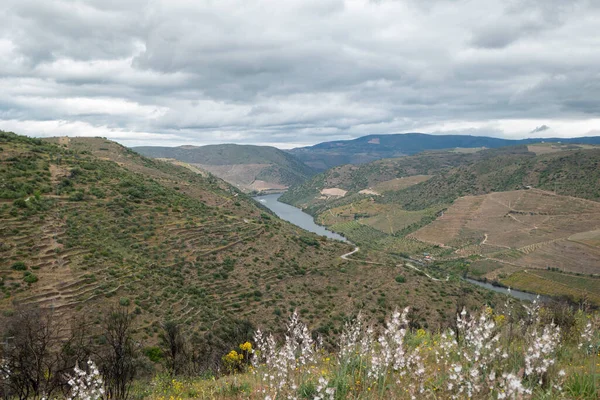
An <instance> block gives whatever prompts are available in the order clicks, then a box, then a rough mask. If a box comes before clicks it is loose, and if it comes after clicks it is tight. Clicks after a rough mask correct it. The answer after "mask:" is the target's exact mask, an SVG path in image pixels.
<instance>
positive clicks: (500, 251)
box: [281, 144, 600, 305]
mask: <svg viewBox="0 0 600 400" xmlns="http://www.w3.org/2000/svg"><path fill="white" fill-rule="evenodd" d="M336 191H337V192H336ZM335 193H337V194H335ZM281 200H282V201H285V202H289V203H291V204H293V205H296V206H299V207H303V208H304V209H305V210H306V211H307V212H309V213H311V214H312V215H314V216H315V219H316V220H317V222H319V223H321V224H324V225H326V226H328V227H329V228H331V229H332V230H334V231H337V232H339V233H342V234H344V235H346V236H347V237H348V238H349V239H350V240H352V241H354V242H355V243H358V244H360V245H361V246H363V247H370V248H373V249H377V250H379V251H383V252H391V253H402V254H404V255H405V256H411V257H412V258H415V259H418V260H421V261H423V262H426V263H429V264H430V265H431V266H432V268H433V269H434V270H437V271H440V270H441V271H447V273H460V274H462V273H465V272H468V273H469V274H471V275H472V276H474V277H477V278H480V279H491V280H496V281H500V282H501V283H504V284H506V285H511V286H513V287H517V288H521V289H525V290H532V291H534V292H535V291H538V292H539V289H540V280H541V279H551V280H553V281H555V282H557V283H555V284H553V285H552V286H548V285H546V286H545V287H546V288H548V287H552V290H551V291H552V293H549V292H548V290H544V291H542V293H544V294H554V295H565V296H568V297H570V298H571V299H575V300H582V299H587V300H588V301H592V302H593V303H595V304H599V305H600V292H596V291H594V290H589V289H585V288H589V287H600V285H598V281H597V278H594V277H590V276H589V275H590V274H592V275H598V274H600V269H598V265H599V263H600V258H599V257H600V242H598V232H599V229H600V220H599V219H598V218H599V216H600V203H599V201H600V148H593V147H591V146H582V147H577V146H574V145H558V144H532V145H529V146H513V147H506V148H499V149H490V150H481V151H478V152H474V153H459V154H457V153H454V152H448V151H446V152H426V153H422V154H418V155H415V156H408V157H401V158H398V159H389V160H379V161H375V162H373V163H368V164H363V165H358V166H357V165H346V166H341V167H336V168H333V169H331V170H329V171H327V172H325V173H322V174H319V175H317V176H316V177H315V178H313V179H312V180H310V181H307V182H305V183H304V184H302V185H300V186H298V187H296V188H292V189H291V190H290V191H288V192H287V193H286V194H285V195H284V196H282V197H281ZM423 254H427V255H428V258H426V259H425V258H424V256H423ZM432 260H435V263H431V262H432ZM530 269H536V270H539V271H542V272H543V270H552V271H555V272H556V271H560V273H554V274H553V275H549V276H546V275H544V276H542V275H541V273H542V272H540V273H538V274H537V275H536V276H532V272H531V270H530ZM452 271H454V272H452ZM524 271H528V273H529V274H527V275H523V272H524ZM544 273H545V272H544ZM570 274H582V275H583V274H585V275H587V277H583V278H580V279H581V280H582V281H581V282H580V281H578V280H576V279H573V277H572V275H570Z"/></svg>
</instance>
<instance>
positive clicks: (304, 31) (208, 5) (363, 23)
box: [0, 0, 600, 148]
mask: <svg viewBox="0 0 600 400" xmlns="http://www.w3.org/2000/svg"><path fill="white" fill-rule="evenodd" d="M0 18H1V19H0V20H1V21H2V24H0V60H2V61H1V62H0V91H1V93H2V96H0V129H2V130H7V131H14V132H16V133H21V134H26V135H29V136H36V137H47V136H64V135H68V136H103V137H107V138H109V139H113V140H116V141H118V142H120V143H123V144H125V145H127V146H135V145H157V146H175V145H190V144H194V145H202V144H213V143H225V142H226V143H246V144H261V145H274V146H277V147H280V148H292V147H297V146H303V145H311V144H316V143H319V142H323V141H329V140H340V139H352V138H356V137H359V136H364V135H368V134H386V133H403V132H424V133H433V134H450V133H451V134H470V135H482V136H494V137H504V138H524V137H576V136H600V67H599V66H600V51H598V49H600V35H599V34H598V27H599V26H600V0H569V1H564V0H468V1H467V0H427V1H422V0H371V1H369V0H239V1H238V0H147V1H141V0H87V1H82V0H2V1H0Z"/></svg>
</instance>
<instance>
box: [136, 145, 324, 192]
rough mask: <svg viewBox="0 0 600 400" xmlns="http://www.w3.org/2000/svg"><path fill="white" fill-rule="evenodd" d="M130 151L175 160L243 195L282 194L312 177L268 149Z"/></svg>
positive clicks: (283, 154)
mask: <svg viewBox="0 0 600 400" xmlns="http://www.w3.org/2000/svg"><path fill="white" fill-rule="evenodd" d="M134 150H135V151H137V152H139V153H140V154H143V155H145V156H148V157H154V158H164V159H170V160H175V161H178V162H183V163H186V164H188V166H189V167H191V168H199V169H200V170H204V171H208V172H210V173H212V174H214V175H216V176H218V177H220V178H222V179H223V180H225V181H226V182H229V183H230V184H232V185H234V186H236V187H238V188H239V189H241V190H243V191H247V192H268V191H282V190H284V189H287V188H288V187H289V186H292V185H297V184H300V183H302V182H304V181H305V180H306V179H308V178H310V177H312V176H313V175H314V174H315V171H314V170H313V169H312V168H311V167H309V166H307V165H305V164H304V163H302V161H300V160H298V159H297V158H296V157H294V156H293V155H291V154H288V153H286V152H284V151H281V150H279V149H277V148H275V147H269V146H249V145H236V144H219V145H209V146H201V147H197V146H180V147H152V146H144V147H135V148H134Z"/></svg>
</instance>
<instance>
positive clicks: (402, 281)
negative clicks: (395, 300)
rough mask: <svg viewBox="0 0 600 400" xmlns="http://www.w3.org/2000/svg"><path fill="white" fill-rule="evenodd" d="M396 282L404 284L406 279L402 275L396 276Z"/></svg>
mask: <svg viewBox="0 0 600 400" xmlns="http://www.w3.org/2000/svg"><path fill="white" fill-rule="evenodd" d="M396 282H398V283H404V282H406V278H405V277H403V276H402V275H398V276H397V277H396Z"/></svg>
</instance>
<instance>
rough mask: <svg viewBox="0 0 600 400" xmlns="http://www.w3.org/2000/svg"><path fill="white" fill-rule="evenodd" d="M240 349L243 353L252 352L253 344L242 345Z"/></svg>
mask: <svg viewBox="0 0 600 400" xmlns="http://www.w3.org/2000/svg"><path fill="white" fill-rule="evenodd" d="M240 349H241V350H242V351H252V343H250V342H246V343H242V344H240Z"/></svg>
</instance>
